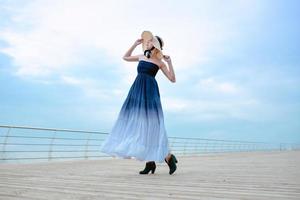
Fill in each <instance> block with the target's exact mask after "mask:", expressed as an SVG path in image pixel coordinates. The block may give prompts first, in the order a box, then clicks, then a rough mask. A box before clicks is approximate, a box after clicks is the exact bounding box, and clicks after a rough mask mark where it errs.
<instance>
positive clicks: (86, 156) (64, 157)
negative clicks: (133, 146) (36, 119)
mask: <svg viewBox="0 0 300 200" xmlns="http://www.w3.org/2000/svg"><path fill="white" fill-rule="evenodd" d="M87 157H88V158H92V157H93V158H95V157H97V158H98V157H101V158H103V157H111V156H74V157H73V156H72V157H71V156H70V157H32V158H0V160H34V159H47V160H49V159H56V158H63V159H66V158H87Z"/></svg>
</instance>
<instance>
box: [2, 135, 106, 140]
mask: <svg viewBox="0 0 300 200" xmlns="http://www.w3.org/2000/svg"><path fill="white" fill-rule="evenodd" d="M0 137H13V138H39V139H60V140H87V139H83V138H63V137H55V138H53V137H37V136H19V135H17V136H14V135H9V136H1V135H0ZM89 140H94V141H103V140H104V139H89Z"/></svg>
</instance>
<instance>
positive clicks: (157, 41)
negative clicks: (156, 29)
mask: <svg viewBox="0 0 300 200" xmlns="http://www.w3.org/2000/svg"><path fill="white" fill-rule="evenodd" d="M141 37H142V39H143V51H146V50H147V48H146V47H147V45H146V44H147V41H149V40H152V43H153V46H154V47H155V48H156V49H157V50H159V53H158V54H157V57H158V58H159V59H161V58H162V57H163V53H162V47H163V46H164V42H163V40H162V39H161V38H160V37H159V36H153V34H152V33H151V32H150V31H143V32H142V35H141Z"/></svg>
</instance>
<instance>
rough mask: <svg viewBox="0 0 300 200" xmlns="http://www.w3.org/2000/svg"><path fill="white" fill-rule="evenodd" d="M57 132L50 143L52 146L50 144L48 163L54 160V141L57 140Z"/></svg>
mask: <svg viewBox="0 0 300 200" xmlns="http://www.w3.org/2000/svg"><path fill="white" fill-rule="evenodd" d="M56 133H57V132H56V130H55V131H54V134H53V137H52V139H51V141H50V144H49V152H48V161H50V160H52V151H53V149H52V148H53V143H54V140H55V138H56Z"/></svg>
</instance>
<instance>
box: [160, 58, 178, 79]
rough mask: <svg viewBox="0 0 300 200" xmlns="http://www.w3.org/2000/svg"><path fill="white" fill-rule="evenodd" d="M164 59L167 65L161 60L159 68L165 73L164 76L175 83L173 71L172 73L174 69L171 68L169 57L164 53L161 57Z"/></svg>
mask: <svg viewBox="0 0 300 200" xmlns="http://www.w3.org/2000/svg"><path fill="white" fill-rule="evenodd" d="M163 59H164V61H166V62H167V64H168V66H167V65H166V64H165V63H164V62H162V65H161V68H160V69H161V70H162V71H163V73H164V74H165V76H166V77H167V78H168V79H169V80H170V81H171V82H172V83H175V82H176V77H175V73H174V69H173V64H172V61H171V57H170V56H167V55H164V57H163Z"/></svg>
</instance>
